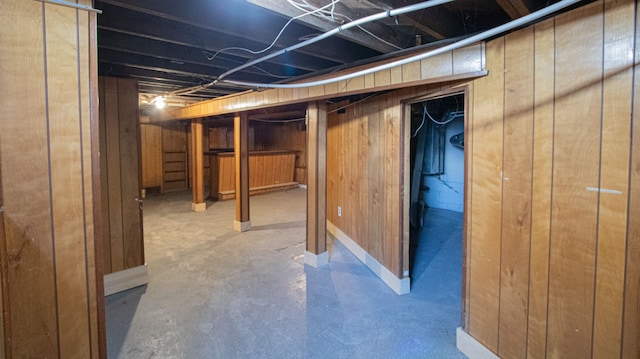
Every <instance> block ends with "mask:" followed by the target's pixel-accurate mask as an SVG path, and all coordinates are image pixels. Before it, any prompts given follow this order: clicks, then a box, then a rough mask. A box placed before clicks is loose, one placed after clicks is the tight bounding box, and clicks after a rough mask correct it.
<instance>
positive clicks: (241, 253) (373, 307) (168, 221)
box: [106, 189, 464, 358]
mask: <svg viewBox="0 0 640 359" xmlns="http://www.w3.org/2000/svg"><path fill="white" fill-rule="evenodd" d="M234 205H235V204H234V201H226V202H210V203H208V206H209V208H208V209H207V211H206V212H200V213H194V212H191V197H190V194H189V193H179V194H169V195H163V196H158V197H153V198H148V199H146V201H145V203H144V206H145V213H144V232H145V252H146V259H147V263H148V265H149V284H148V285H147V286H144V287H139V288H134V289H131V290H128V291H126V292H122V293H118V294H114V295H111V296H109V297H107V298H106V316H107V344H108V356H109V358H464V355H462V354H461V353H460V352H459V351H457V349H456V347H455V330H456V327H458V326H459V325H460V293H461V268H462V260H461V242H462V215H461V214H460V213H456V212H449V211H443V210H435V209H429V210H428V211H427V213H426V217H425V229H424V230H423V231H422V233H421V234H420V240H419V241H418V245H417V248H416V250H415V253H416V256H415V262H414V270H413V275H412V277H413V278H412V290H411V293H410V294H407V295H404V296H398V295H396V294H395V293H394V292H393V291H392V290H391V289H389V288H388V287H387V286H386V285H385V284H384V283H382V281H380V280H379V279H378V278H377V277H376V276H375V275H373V274H372V273H371V272H370V271H369V270H368V269H367V268H366V267H365V266H364V265H363V264H362V263H360V261H359V260H358V259H357V258H355V257H354V256H353V255H352V254H351V253H350V252H349V251H348V250H347V249H346V248H345V247H344V246H342V244H340V243H339V242H336V243H333V244H332V245H331V249H330V264H329V265H328V266H325V267H322V268H320V269H315V268H312V267H309V266H305V265H304V264H303V253H304V238H305V217H306V215H305V205H306V191H305V190H302V189H296V190H291V191H288V192H278V193H272V194H267V195H261V196H255V197H252V198H251V220H252V224H253V227H252V230H251V231H249V232H245V233H242V234H240V233H237V232H234V231H233V229H232V223H233V219H234V214H235V210H234V208H235V207H234Z"/></svg>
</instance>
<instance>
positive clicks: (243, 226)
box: [233, 220, 251, 232]
mask: <svg viewBox="0 0 640 359" xmlns="http://www.w3.org/2000/svg"><path fill="white" fill-rule="evenodd" d="M233 229H234V230H236V231H238V232H246V231H248V230H250V229H251V221H246V222H238V221H235V220H234V221H233Z"/></svg>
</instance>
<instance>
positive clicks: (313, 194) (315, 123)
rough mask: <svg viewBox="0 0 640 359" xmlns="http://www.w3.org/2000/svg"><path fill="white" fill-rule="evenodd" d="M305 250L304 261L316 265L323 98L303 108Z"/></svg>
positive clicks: (323, 222) (322, 238)
mask: <svg viewBox="0 0 640 359" xmlns="http://www.w3.org/2000/svg"><path fill="white" fill-rule="evenodd" d="M307 154H308V155H307V156H308V162H307V171H308V180H307V250H306V252H305V255H304V262H305V263H306V264H309V265H311V266H313V267H319V266H322V265H324V264H327V263H328V262H329V256H328V253H327V205H326V204H327V107H326V103H325V102H324V101H318V102H311V103H309V106H308V108H307Z"/></svg>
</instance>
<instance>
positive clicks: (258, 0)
mask: <svg viewBox="0 0 640 359" xmlns="http://www.w3.org/2000/svg"><path fill="white" fill-rule="evenodd" d="M247 1H248V2H250V3H251V4H254V5H257V6H260V7H263V8H265V9H268V10H270V11H273V12H275V13H277V14H280V15H282V16H284V17H286V18H293V17H296V16H299V15H302V14H304V12H303V11H302V10H299V9H297V8H295V7H294V6H292V5H291V4H289V3H288V2H287V1H283V0H247ZM308 2H309V3H313V4H315V5H317V6H318V7H322V6H323V5H327V4H326V2H325V3H324V4H320V3H318V2H317V1H315V2H314V1H308ZM316 3H317V4H316ZM336 8H337V10H336V11H335V12H336V13H340V14H344V15H346V16H348V17H349V18H351V19H356V18H361V17H363V16H362V15H358V14H355V13H354V12H353V11H352V10H351V9H349V8H347V7H346V6H345V5H343V4H342V3H337V4H336ZM366 15H369V14H366ZM339 20H340V18H339V17H338V18H336V21H329V20H326V19H323V18H320V17H317V16H313V15H307V16H304V17H301V18H299V19H298V21H300V22H303V23H305V24H307V25H309V26H311V27H313V28H315V29H318V30H320V31H323V32H326V31H329V30H333V29H334V28H336V27H338V26H340V25H341V24H342V23H343V22H349V20H346V19H344V18H343V19H342V20H344V21H339ZM367 29H368V31H370V32H372V33H374V34H375V35H376V36H378V37H380V38H383V40H384V41H386V42H387V43H385V42H382V41H380V40H377V39H375V38H374V37H372V36H371V35H370V34H367V33H365V32H363V31H362V30H360V29H348V30H345V31H342V32H340V34H339V36H340V37H342V38H344V39H348V40H349V41H352V42H355V43H357V44H360V45H362V46H366V47H368V48H370V49H373V50H376V51H379V52H381V53H387V52H391V51H394V50H398V47H395V46H393V45H395V44H396V43H397V42H398V39H397V38H395V37H393V35H392V34H389V30H388V29H384V28H383V27H381V26H380V25H379V24H375V23H373V24H367ZM390 44H391V45H390ZM396 46H398V45H396Z"/></svg>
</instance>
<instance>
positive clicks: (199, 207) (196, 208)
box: [191, 202, 207, 212]
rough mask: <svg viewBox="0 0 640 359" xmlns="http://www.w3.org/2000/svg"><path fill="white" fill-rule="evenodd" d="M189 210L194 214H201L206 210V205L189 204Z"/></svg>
mask: <svg viewBox="0 0 640 359" xmlns="http://www.w3.org/2000/svg"><path fill="white" fill-rule="evenodd" d="M191 210H192V211H194V212H202V211H206V210H207V204H206V203H193V202H192V203H191Z"/></svg>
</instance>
